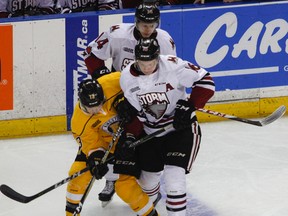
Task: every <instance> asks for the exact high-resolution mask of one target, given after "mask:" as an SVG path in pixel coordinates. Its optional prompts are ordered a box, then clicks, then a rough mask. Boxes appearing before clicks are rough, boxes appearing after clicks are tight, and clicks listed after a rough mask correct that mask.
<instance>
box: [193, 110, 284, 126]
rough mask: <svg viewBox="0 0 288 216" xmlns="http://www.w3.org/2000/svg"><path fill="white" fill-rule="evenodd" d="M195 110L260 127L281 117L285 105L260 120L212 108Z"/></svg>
mask: <svg viewBox="0 0 288 216" xmlns="http://www.w3.org/2000/svg"><path fill="white" fill-rule="evenodd" d="M197 110H198V111H200V112H203V113H207V114H211V115H214V116H218V117H223V118H227V119H231V120H235V121H239V122H243V123H247V124H251V125H256V126H260V127H262V126H265V125H268V124H270V123H272V122H274V121H276V120H277V119H279V118H281V117H282V116H283V115H284V114H285V112H286V107H285V106H284V105H282V106H280V107H278V109H276V110H275V111H274V112H273V113H272V114H270V115H269V116H267V117H265V118H263V119H261V120H250V119H245V118H239V117H236V116H232V115H228V114H225V113H220V112H216V111H213V110H207V109H202V108H198V109H197Z"/></svg>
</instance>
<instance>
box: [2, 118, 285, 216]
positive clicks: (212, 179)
mask: <svg viewBox="0 0 288 216" xmlns="http://www.w3.org/2000/svg"><path fill="white" fill-rule="evenodd" d="M201 125H202V132H203V140H202V145H201V148H200V152H199V155H198V158H197V160H196V162H195V164H194V168H193V170H192V172H191V173H190V174H189V175H187V194H188V208H187V215H189V216H287V215H288V138H287V137H288V117H283V118H282V119H279V120H278V121H276V122H274V123H272V124H270V125H267V126H265V127H257V126H252V125H248V124H244V123H241V122H233V121H224V122H217V123H202V124H201ZM76 151H77V144H76V143H75V141H74V140H73V138H72V135H71V134H65V135H53V136H39V137H30V138H21V139H4V140H0V184H7V185H8V186H10V187H12V188H13V189H15V190H16V191H17V192H20V193H21V194H24V195H26V196H31V195H34V194H36V193H38V192H40V191H42V190H44V189H46V188H47V187H49V186H51V185H54V184H55V183H57V182H59V181H61V180H62V179H64V178H66V177H67V175H68V174H67V171H68V169H69V167H70V164H71V163H72V161H73V160H74V157H75V155H76ZM103 186H104V180H100V181H96V182H95V185H94V187H93V189H92V191H91V192H90V194H89V196H88V198H87V200H86V202H85V203H84V207H83V211H82V214H81V216H108V215H109V216H110V215H111V216H116V215H117V216H132V215H135V214H134V213H133V212H132V211H131V210H130V209H129V208H128V206H126V205H125V203H123V202H122V201H121V200H120V199H119V198H118V197H117V195H116V196H114V199H113V201H112V202H111V203H110V204H109V205H108V206H107V207H106V208H104V209H103V208H102V207H101V205H100V202H99V201H98V198H97V197H98V193H99V192H100V191H101V189H102V188H103ZM162 186H163V185H162ZM65 190H66V185H62V186H61V187H59V188H57V189H55V190H52V191H51V192H49V193H47V194H45V195H43V196H41V197H39V198H37V199H35V200H33V201H31V202H29V203H27V204H22V203H19V202H16V201H13V200H11V199H9V198H7V197H6V196H4V195H3V194H2V193H0V216H28V215H29V216H40V215H41V216H51V215H53V216H61V215H65V212H64V208H65ZM162 193H163V195H164V196H163V199H162V200H161V201H160V203H159V204H158V206H157V209H158V211H159V213H160V215H161V216H165V215H167V213H166V211H165V192H164V191H163V190H162Z"/></svg>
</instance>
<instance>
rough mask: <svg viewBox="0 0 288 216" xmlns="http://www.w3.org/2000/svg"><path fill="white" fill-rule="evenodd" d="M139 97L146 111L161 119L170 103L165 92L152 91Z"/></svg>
mask: <svg viewBox="0 0 288 216" xmlns="http://www.w3.org/2000/svg"><path fill="white" fill-rule="evenodd" d="M138 97H139V101H140V103H141V104H142V107H143V109H144V112H146V113H148V114H150V115H151V116H153V117H154V118H156V119H160V118H161V117H162V116H163V115H164V113H165V112H166V110H167V106H168V104H169V103H170V102H169V100H168V97H167V95H166V93H165V92H150V93H148V94H144V95H139V96H138Z"/></svg>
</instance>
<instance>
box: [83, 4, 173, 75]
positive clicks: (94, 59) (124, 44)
mask: <svg viewBox="0 0 288 216" xmlns="http://www.w3.org/2000/svg"><path fill="white" fill-rule="evenodd" d="M159 23H160V11H159V9H158V8H157V6H156V5H154V4H140V5H139V6H138V7H137V8H136V12H135V23H134V24H132V23H122V24H118V25H114V26H111V27H110V30H109V31H106V32H102V33H101V34H100V35H99V36H98V37H97V38H96V39H95V40H94V41H92V42H91V43H90V44H89V45H88V47H87V49H86V50H85V52H84V60H85V63H86V66H87V68H88V71H89V74H90V75H91V76H92V77H93V78H95V79H96V78H98V77H100V76H101V75H103V74H106V73H110V70H109V69H108V68H107V67H106V66H105V61H106V60H107V59H109V58H112V71H121V70H123V68H124V67H125V66H127V65H128V64H129V63H130V62H131V61H133V59H134V48H135V45H136V43H137V40H139V39H140V38H142V37H144V38H157V39H158V41H159V43H160V46H161V47H162V49H161V54H165V55H168V54H170V55H176V47H175V44H174V41H173V39H172V37H171V36H170V34H169V33H168V32H166V31H164V30H162V29H159V28H157V27H158V26H159Z"/></svg>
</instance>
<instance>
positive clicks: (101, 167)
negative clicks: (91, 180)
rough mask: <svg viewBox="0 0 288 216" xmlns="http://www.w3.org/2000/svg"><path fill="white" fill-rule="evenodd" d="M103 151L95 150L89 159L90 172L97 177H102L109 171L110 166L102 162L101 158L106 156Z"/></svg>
mask: <svg viewBox="0 0 288 216" xmlns="http://www.w3.org/2000/svg"><path fill="white" fill-rule="evenodd" d="M104 154H105V153H104V152H103V151H100V150H98V151H95V152H93V153H92V154H91V155H89V157H88V160H87V166H88V167H89V169H90V172H91V174H92V175H93V176H95V178H96V179H97V180H98V179H102V177H103V176H104V175H105V174H106V173H107V172H108V166H107V164H106V163H103V164H102V163H101V160H102V158H103V156H104Z"/></svg>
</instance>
